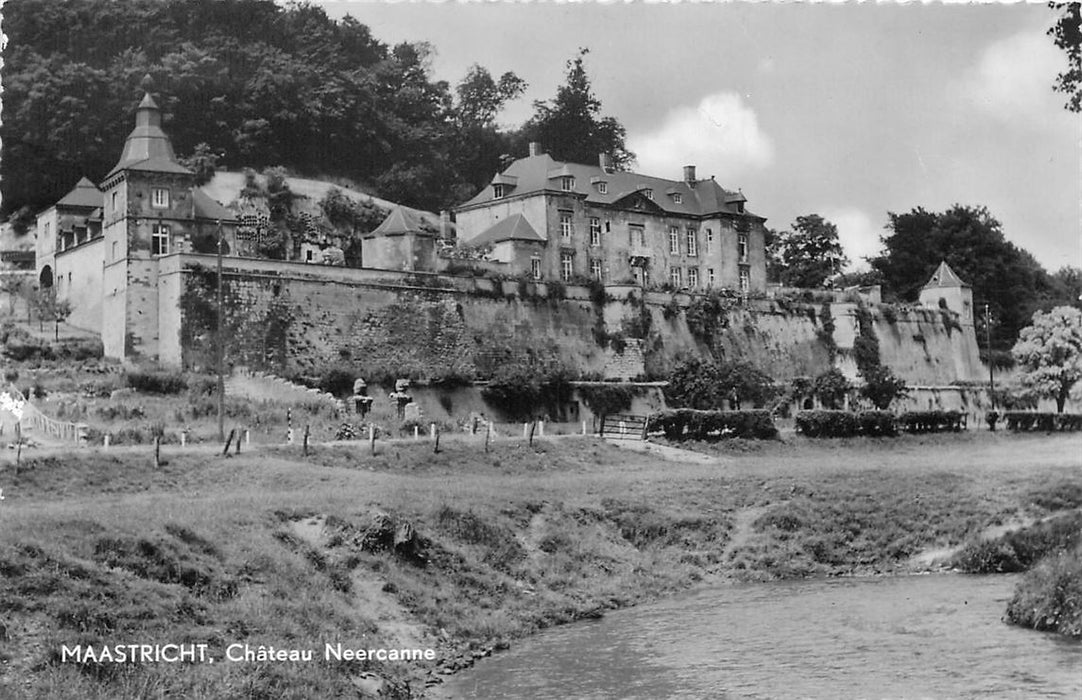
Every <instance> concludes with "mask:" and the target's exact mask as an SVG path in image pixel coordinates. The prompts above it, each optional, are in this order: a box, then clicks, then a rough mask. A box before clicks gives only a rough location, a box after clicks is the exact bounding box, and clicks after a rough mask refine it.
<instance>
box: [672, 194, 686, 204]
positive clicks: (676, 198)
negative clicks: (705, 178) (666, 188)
mask: <svg viewBox="0 0 1082 700" xmlns="http://www.w3.org/2000/svg"><path fill="white" fill-rule="evenodd" d="M672 201H673V203H674V204H683V203H684V195H682V194H680V193H679V192H676V193H674V194H673V196H672Z"/></svg>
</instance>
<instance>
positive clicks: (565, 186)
mask: <svg viewBox="0 0 1082 700" xmlns="http://www.w3.org/2000/svg"><path fill="white" fill-rule="evenodd" d="M560 189H562V190H563V191H564V192H570V191H571V190H573V189H575V178H573V177H571V176H570V175H564V176H563V177H561V178H560Z"/></svg>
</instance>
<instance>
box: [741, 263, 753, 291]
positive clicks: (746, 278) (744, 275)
mask: <svg viewBox="0 0 1082 700" xmlns="http://www.w3.org/2000/svg"><path fill="white" fill-rule="evenodd" d="M750 288H751V273H750V272H749V271H748V268H746V267H741V268H740V293H741V294H747V293H748V289H750Z"/></svg>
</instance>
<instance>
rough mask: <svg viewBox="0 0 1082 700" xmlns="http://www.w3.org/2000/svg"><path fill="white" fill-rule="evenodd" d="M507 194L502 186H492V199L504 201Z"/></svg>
mask: <svg viewBox="0 0 1082 700" xmlns="http://www.w3.org/2000/svg"><path fill="white" fill-rule="evenodd" d="M506 194H507V193H506V192H505V191H504V188H503V185H502V184H495V185H493V186H492V198H493V199H503V198H504V195H506Z"/></svg>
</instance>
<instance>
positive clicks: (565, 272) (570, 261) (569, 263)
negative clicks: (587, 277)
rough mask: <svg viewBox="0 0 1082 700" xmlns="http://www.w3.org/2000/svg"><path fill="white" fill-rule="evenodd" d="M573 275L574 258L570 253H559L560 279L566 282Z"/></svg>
mask: <svg viewBox="0 0 1082 700" xmlns="http://www.w3.org/2000/svg"><path fill="white" fill-rule="evenodd" d="M574 274H575V256H573V255H572V254H571V253H566V252H564V253H560V279H562V280H563V281H564V282H567V281H569V280H570V279H571V276H572V275H574Z"/></svg>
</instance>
